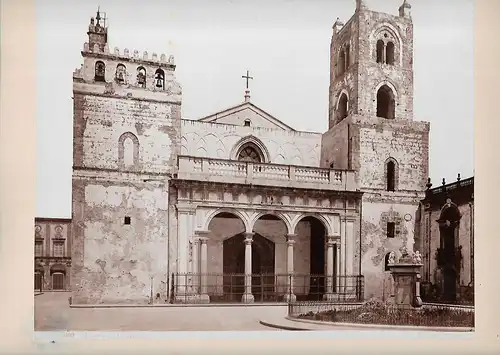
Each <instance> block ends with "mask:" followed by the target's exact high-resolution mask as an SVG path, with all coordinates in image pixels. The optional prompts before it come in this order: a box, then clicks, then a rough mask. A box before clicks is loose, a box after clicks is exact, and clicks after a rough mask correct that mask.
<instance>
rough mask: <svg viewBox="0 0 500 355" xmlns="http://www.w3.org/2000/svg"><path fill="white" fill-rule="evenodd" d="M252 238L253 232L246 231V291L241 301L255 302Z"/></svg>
mask: <svg viewBox="0 0 500 355" xmlns="http://www.w3.org/2000/svg"><path fill="white" fill-rule="evenodd" d="M252 240H253V233H245V293H244V294H243V297H242V299H241V301H242V302H243V303H253V301H254V297H253V295H252Z"/></svg>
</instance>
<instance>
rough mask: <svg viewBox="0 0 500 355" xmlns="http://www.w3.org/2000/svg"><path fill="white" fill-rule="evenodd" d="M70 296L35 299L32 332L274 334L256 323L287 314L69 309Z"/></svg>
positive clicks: (267, 309) (270, 309)
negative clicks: (256, 332)
mask: <svg viewBox="0 0 500 355" xmlns="http://www.w3.org/2000/svg"><path fill="white" fill-rule="evenodd" d="M69 296H70V293H69V292H47V293H43V294H41V295H38V296H35V331H62V330H72V331H169V330H180V331H198V330H203V331H223V330H228V331H240V330H259V331H262V330H271V331H272V330H274V331H276V330H277V329H273V328H269V327H266V326H264V325H262V324H260V323H259V320H260V319H261V318H263V317H285V316H286V312H287V307H286V306H229V307H217V306H208V307H207V306H201V307H192V306H189V307H178V306H171V307H126V308H70V307H69V303H68V297H69Z"/></svg>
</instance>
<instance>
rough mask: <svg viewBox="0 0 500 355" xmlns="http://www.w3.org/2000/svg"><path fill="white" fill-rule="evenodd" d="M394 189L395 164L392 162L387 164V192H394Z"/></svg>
mask: <svg viewBox="0 0 500 355" xmlns="http://www.w3.org/2000/svg"><path fill="white" fill-rule="evenodd" d="M395 188H396V164H394V162H393V161H392V160H389V161H388V162H387V191H394V190H395Z"/></svg>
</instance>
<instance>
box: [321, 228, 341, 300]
mask: <svg viewBox="0 0 500 355" xmlns="http://www.w3.org/2000/svg"><path fill="white" fill-rule="evenodd" d="M337 242H340V236H336V235H329V236H327V242H326V247H327V249H326V293H325V294H324V295H323V299H324V300H325V301H332V300H333V299H334V288H333V285H334V278H335V279H338V277H337V276H338V275H335V273H334V269H335V264H334V259H336V260H338V259H339V258H338V256H337V257H336V258H334V254H335V253H336V252H337V245H338V243H337ZM336 283H338V281H337V282H336Z"/></svg>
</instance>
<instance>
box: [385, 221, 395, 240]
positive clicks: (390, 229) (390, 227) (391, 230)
mask: <svg viewBox="0 0 500 355" xmlns="http://www.w3.org/2000/svg"><path fill="white" fill-rule="evenodd" d="M395 235H396V224H395V223H394V222H387V238H394V237H395Z"/></svg>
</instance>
